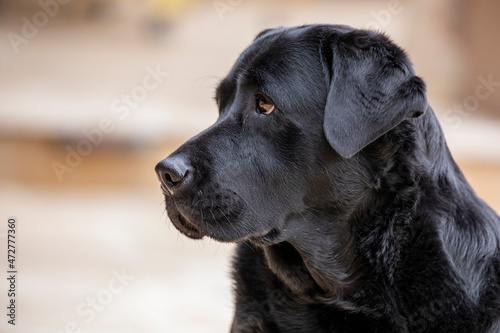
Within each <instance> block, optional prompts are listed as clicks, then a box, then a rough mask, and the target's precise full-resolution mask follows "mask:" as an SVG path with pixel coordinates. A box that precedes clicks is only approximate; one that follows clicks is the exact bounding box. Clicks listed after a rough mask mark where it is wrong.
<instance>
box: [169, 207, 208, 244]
mask: <svg viewBox="0 0 500 333" xmlns="http://www.w3.org/2000/svg"><path fill="white" fill-rule="evenodd" d="M172 223H173V224H174V225H175V226H176V227H177V229H179V231H180V232H182V233H183V234H184V235H186V236H188V237H189V238H192V239H201V238H203V236H205V235H204V234H203V233H202V232H201V231H200V229H198V228H197V227H196V226H195V225H194V224H193V223H192V222H190V221H189V220H188V219H187V218H185V217H184V216H183V215H182V214H180V213H177V216H176V219H172Z"/></svg>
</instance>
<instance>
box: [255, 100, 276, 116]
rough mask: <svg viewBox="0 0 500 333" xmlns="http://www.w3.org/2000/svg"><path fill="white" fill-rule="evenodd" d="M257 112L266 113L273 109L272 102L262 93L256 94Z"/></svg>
mask: <svg viewBox="0 0 500 333" xmlns="http://www.w3.org/2000/svg"><path fill="white" fill-rule="evenodd" d="M256 104H257V112H258V113H260V114H265V115H268V114H270V113H271V112H273V110H274V104H273V102H271V101H270V100H269V99H267V98H266V97H264V96H262V95H257V100H256Z"/></svg>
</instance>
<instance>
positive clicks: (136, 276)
mask: <svg viewBox="0 0 500 333" xmlns="http://www.w3.org/2000/svg"><path fill="white" fill-rule="evenodd" d="M499 4H500V2H495V1H482V0H480V1H472V0H469V1H466V0H461V1H458V0H445V1H433V0H425V1H410V0H399V1H398V0H396V1H382V0H375V1H373V0H371V1H369V0H358V1H347V0H344V1H340V0H339V1H326V0H324V1H319V0H315V1H311V0H309V1H298V0H295V1H263V0H262V1H258V0H215V1H201V0H198V1H196V0H152V1H142V0H72V1H69V0H40V1H35V0H0V161H1V162H0V240H1V245H0V252H1V253H0V258H1V260H0V269H1V273H0V276H4V274H5V276H6V275H7V273H6V272H7V261H6V255H7V254H6V246H7V245H6V232H7V219H8V217H9V216H15V217H16V218H17V220H18V229H17V232H18V233H17V237H18V238H17V241H18V242H17V251H18V252H17V268H18V271H19V274H18V285H17V292H18V294H17V297H16V301H17V303H16V304H17V308H16V309H17V320H16V326H15V327H13V326H11V325H7V317H6V315H5V314H6V309H5V307H6V305H7V302H8V297H7V289H8V285H7V281H6V279H5V278H1V279H0V305H1V308H3V309H4V310H2V311H1V316H0V318H2V319H1V322H0V331H1V332H23V333H24V332H26V333H28V332H29V333H45V332H50V333H53V332H96V333H97V332H121V333H124V332H125V333H126V332H169V333H170V332H226V331H228V328H229V324H230V321H231V316H232V295H231V281H230V279H229V271H230V256H231V249H232V246H231V245H227V244H218V243H215V242H212V241H209V240H204V241H199V242H196V241H192V240H188V239H187V238H185V237H183V236H180V235H179V233H178V232H177V231H176V230H175V228H174V227H173V226H171V225H170V223H169V222H168V220H167V216H166V214H165V212H164V208H163V199H162V196H161V194H160V190H159V185H158V183H157V180H156V176H155V174H154V172H153V168H154V166H155V164H156V162H158V161H159V160H161V159H162V158H164V157H165V156H167V155H168V154H169V152H171V151H172V150H173V149H175V148H176V147H177V146H178V145H179V144H180V143H182V142H183V141H184V140H186V139H187V138H189V137H190V136H192V135H194V134H196V133H197V132H198V131H200V130H202V129H203V128H205V127H207V126H208V125H210V124H211V122H213V121H214V120H215V119H216V114H217V111H216V108H215V105H214V103H213V101H212V95H213V89H214V87H215V86H216V84H217V82H218V80H219V79H220V78H222V77H223V76H224V75H225V74H226V73H227V72H228V70H229V69H230V67H231V65H232V64H233V62H234V61H235V60H236V58H237V57H238V55H239V53H240V52H241V51H242V50H243V48H245V47H246V46H247V45H248V44H249V43H250V42H251V41H252V39H253V38H254V36H255V35H256V34H257V33H258V32H259V31H260V30H262V29H265V28H270V27H276V26H291V25H299V24H308V23H335V24H337V23H341V24H348V25H351V26H354V27H358V28H363V27H365V28H372V29H378V30H381V31H385V32H387V34H388V35H389V36H391V37H392V38H393V39H394V40H395V41H396V42H397V43H398V44H399V45H401V46H402V47H403V48H405V49H406V50H407V52H408V54H409V55H410V57H411V59H412V61H413V63H414V65H415V69H416V71H417V73H418V74H419V75H420V76H422V77H423V78H424V80H425V81H426V82H427V85H428V92H429V94H428V95H429V101H430V103H431V105H432V106H433V107H434V110H435V111H436V113H437V114H438V117H439V118H440V119H441V122H442V126H443V129H444V131H445V133H446V136H447V138H448V142H449V146H450V149H451V151H452V153H453V154H454V156H455V157H456V160H457V162H458V163H459V165H460V166H461V167H462V169H463V171H464V173H465V175H466V177H467V178H468V179H469V181H470V182H471V183H472V185H473V187H474V188H475V189H476V190H477V192H478V194H479V195H480V196H481V197H482V198H484V199H485V200H486V201H487V202H488V203H489V204H491V205H492V206H493V207H494V209H495V210H497V211H500V61H499V59H500V39H499V38H498V36H499V35H500V21H498V19H497V18H498V14H499V13H500V5H499ZM488 82H489V83H488Z"/></svg>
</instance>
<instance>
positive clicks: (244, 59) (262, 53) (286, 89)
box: [216, 26, 326, 98]
mask: <svg viewBox="0 0 500 333" xmlns="http://www.w3.org/2000/svg"><path fill="white" fill-rule="evenodd" d="M320 38H321V31H320V30H318V29H311V27H309V26H308V27H300V28H279V29H274V30H270V31H264V32H263V33H261V34H260V35H259V36H258V37H257V38H256V39H255V41H254V42H253V43H252V44H250V45H249V46H248V47H247V48H246V49H245V50H244V51H243V53H242V54H241V55H240V57H239V58H238V60H237V61H236V63H235V64H234V66H233V67H232V69H231V71H230V72H229V74H228V75H227V76H226V77H225V78H224V79H223V80H222V81H221V83H220V84H219V86H218V88H217V90H216V96H217V97H218V98H219V97H220V96H225V95H230V94H231V93H232V90H234V89H236V87H237V86H238V85H241V84H247V85H255V86H258V87H259V89H260V90H261V91H262V92H264V93H268V94H269V95H274V96H272V97H275V98H280V97H283V98H287V97H290V96H293V95H294V94H295V95H296V94H297V91H296V90H297V89H298V88H299V86H309V87H314V86H315V85H318V83H320V84H322V85H324V83H326V82H318V81H321V79H322V78H324V77H325V75H324V74H325V73H324V71H323V68H322V67H321V64H320V54H319V47H320V42H319V40H320Z"/></svg>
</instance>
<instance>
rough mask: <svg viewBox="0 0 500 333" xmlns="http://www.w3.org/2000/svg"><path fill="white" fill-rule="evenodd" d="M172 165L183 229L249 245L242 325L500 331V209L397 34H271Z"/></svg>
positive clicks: (305, 29) (175, 218)
mask: <svg viewBox="0 0 500 333" xmlns="http://www.w3.org/2000/svg"><path fill="white" fill-rule="evenodd" d="M216 101H217V105H218V108H219V118H218V120H217V122H216V123H215V124H214V125H213V126H211V127H210V128H208V129H207V130H205V131H204V132H202V133H200V134H198V135H197V136H195V137H193V138H192V139H190V140H189V141H187V142H186V143H185V144H183V145H182V146H181V147H180V148H179V149H177V150H176V151H175V152H174V153H173V154H172V155H170V156H169V157H167V158H166V159H164V160H163V161H161V162H160V163H158V165H157V166H156V173H157V175H158V177H159V180H160V181H161V188H162V190H163V192H164V195H165V201H166V208H167V211H168V216H169V217H170V219H171V221H172V222H173V224H174V225H175V227H176V228H177V229H179V230H180V231H181V232H182V233H183V234H185V235H187V236H188V237H190V238H193V239H200V238H202V237H204V236H208V237H211V238H213V239H215V240H217V241H221V242H234V243H238V245H237V248H236V255H235V258H234V281H235V308H236V311H235V315H234V320H233V324H232V328H231V332H297V333H299V332H300V333H304V332H314V333H319V332H353V333H359V332H381V333H390V332H468V333H469V332H489V333H498V332H500V218H499V217H498V216H497V215H496V214H495V212H494V211H493V210H492V209H491V208H490V207H488V206H487V205H486V204H485V203H484V202H483V201H482V200H481V199H479V198H478V197H477V196H476V194H475V193H474V191H473V190H472V188H471V187H470V185H469V184H468V183H467V181H466V180H465V178H464V176H463V175H462V173H461V172H460V170H459V168H458V167H457V165H456V164H455V162H454V161H453V158H452V157H451V155H450V152H449V150H448V148H447V146H446V142H445V139H444V136H443V132H442V131H441V129H440V127H439V124H438V122H437V120H436V117H435V116H434V114H433V111H432V109H431V108H430V107H429V105H428V104H427V99H426V93H425V84H424V82H423V81H422V80H421V79H420V78H419V77H417V76H415V73H414V70H413V68H412V65H411V63H410V61H409V60H408V58H407V56H406V55H405V53H404V51H402V50H401V49H400V48H399V47H398V46H396V45H394V44H393V43H392V42H391V41H390V40H389V39H388V38H387V37H386V36H384V35H382V34H379V33H376V32H373V31H365V30H357V29H353V28H350V27H347V26H338V25H309V26H301V27H293V28H277V29H270V30H265V31H263V32H262V33H260V34H259V35H258V36H257V38H256V39H255V40H254V42H253V43H252V44H251V45H250V46H249V47H248V48H247V49H246V50H245V51H243V53H242V54H241V55H240V57H239V59H238V60H237V61H236V64H235V65H234V67H233V68H232V69H231V71H230V72H229V74H228V75H227V77H226V78H224V79H223V80H222V82H221V83H220V84H219V86H218V87H217V90H216Z"/></svg>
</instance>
